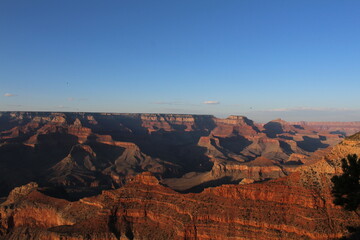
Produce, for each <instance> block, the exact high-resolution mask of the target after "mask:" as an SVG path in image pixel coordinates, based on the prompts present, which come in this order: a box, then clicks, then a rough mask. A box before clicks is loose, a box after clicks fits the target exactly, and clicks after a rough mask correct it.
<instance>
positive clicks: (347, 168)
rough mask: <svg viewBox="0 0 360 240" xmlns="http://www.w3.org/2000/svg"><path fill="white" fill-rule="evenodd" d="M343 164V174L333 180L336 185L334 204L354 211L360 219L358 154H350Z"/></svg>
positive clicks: (359, 167)
mask: <svg viewBox="0 0 360 240" xmlns="http://www.w3.org/2000/svg"><path fill="white" fill-rule="evenodd" d="M341 163H342V170H343V174H342V175H339V176H334V177H333V178H332V179H331V181H332V182H333V184H334V186H333V188H332V191H331V192H332V195H333V196H334V198H335V199H334V204H336V205H340V206H343V208H344V209H345V210H348V211H354V212H355V213H356V214H357V215H358V216H359V217H360V215H359V213H358V212H357V209H358V207H359V205H360V159H359V158H358V156H357V155H356V154H352V155H350V154H349V155H348V156H347V158H343V159H342V160H341Z"/></svg>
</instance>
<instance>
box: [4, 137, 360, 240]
mask: <svg viewBox="0 0 360 240" xmlns="http://www.w3.org/2000/svg"><path fill="white" fill-rule="evenodd" d="M359 149H360V146H359V141H355V140H353V139H348V140H346V141H344V142H342V143H341V144H339V145H337V146H336V147H334V148H333V150H332V151H331V152H330V153H328V154H327V155H326V156H323V157H322V159H321V160H319V161H317V162H316V163H314V164H311V165H309V166H304V167H302V169H301V170H300V171H298V172H295V173H292V174H290V175H289V176H287V177H282V178H279V179H277V180H272V181H268V182H265V183H252V184H239V185H223V186H220V187H215V188H207V189H205V190H204V191H203V192H201V193H198V194H195V193H191V194H180V193H177V192H174V191H173V190H171V189H169V188H166V187H164V186H161V185H160V184H159V181H158V180H157V179H156V178H155V177H154V176H153V175H152V174H150V173H143V174H140V175H137V176H136V177H134V178H133V179H132V180H131V181H129V182H128V183H127V184H126V185H125V186H123V187H121V188H119V189H117V190H111V191H104V192H103V193H102V194H101V195H99V196H96V197H90V198H83V199H81V200H80V201H78V202H73V203H70V202H66V201H65V200H58V199H53V198H49V197H48V196H45V195H43V194H41V193H40V192H39V191H37V190H36V189H35V190H34V189H33V187H34V186H31V187H30V188H31V189H33V190H31V191H19V192H23V194H21V197H13V198H14V199H15V200H12V201H11V202H12V204H13V205H12V207H11V208H10V207H9V203H3V204H2V205H0V214H1V215H0V216H1V223H2V225H1V230H0V232H1V234H2V237H3V238H5V239H35V238H36V239H73V240H74V239H88V238H91V239H198V240H206V239H229V238H234V239H333V238H339V237H341V236H343V235H344V234H346V233H347V230H346V227H347V226H348V225H349V224H352V225H358V224H360V219H359V218H358V217H357V216H356V214H354V213H352V212H346V211H344V210H343V209H342V208H341V207H337V206H334V205H333V203H332V197H331V194H330V190H331V182H330V178H331V177H332V176H333V175H334V173H336V172H338V171H339V168H338V163H339V162H340V158H341V157H343V156H345V155H346V154H349V153H360V150H359ZM255 162H257V164H261V165H271V164H272V161H270V160H268V159H257V160H256V161H255ZM255 165H256V164H255ZM247 181H248V180H247ZM245 182H246V181H245V180H244V183H245ZM26 189H27V187H26ZM17 192H18V191H17ZM24 194H25V195H24ZM36 214H46V216H47V222H46V223H44V220H43V219H44V218H43V219H40V218H38V217H36V216H37V215H36Z"/></svg>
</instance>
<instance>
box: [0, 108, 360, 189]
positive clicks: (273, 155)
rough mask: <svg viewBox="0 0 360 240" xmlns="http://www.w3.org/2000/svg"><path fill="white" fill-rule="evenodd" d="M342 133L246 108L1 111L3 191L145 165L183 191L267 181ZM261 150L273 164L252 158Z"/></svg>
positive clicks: (76, 181)
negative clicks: (255, 114) (220, 113)
mask: <svg viewBox="0 0 360 240" xmlns="http://www.w3.org/2000/svg"><path fill="white" fill-rule="evenodd" d="M334 126H335V125H334ZM334 126H333V127H334ZM336 126H337V125H336ZM352 126H353V127H356V125H352ZM341 129H342V128H339V130H341ZM331 130H334V129H333V128H332V129H331ZM359 130H360V128H359ZM342 139H343V136H342V135H341V134H338V133H337V132H333V133H330V132H329V131H323V130H321V131H320V130H316V128H313V127H312V126H308V125H306V124H305V123H301V124H300V123H296V124H294V123H287V122H285V121H283V120H281V119H277V120H274V121H271V122H270V123H267V124H265V125H261V124H257V123H254V122H253V121H252V120H250V119H248V118H246V117H244V116H229V117H228V118H225V119H220V118H215V117H214V116H210V115H190V114H186V115H185V114H183V115H182V114H114V113H47V112H3V113H1V116H0V158H1V159H2V161H1V162H0V183H1V184H0V196H5V195H7V193H8V192H9V191H10V190H11V189H12V188H14V187H16V186H20V185H21V184H25V183H27V182H30V181H34V180H36V181H38V182H39V184H40V185H41V186H44V185H46V186H47V185H56V186H59V185H61V186H64V187H66V188H68V187H70V186H78V185H81V186H82V187H96V188H101V189H109V188H113V187H119V186H121V185H123V184H124V183H125V182H126V181H127V179H128V178H129V177H132V176H134V175H136V174H138V173H141V172H144V171H150V172H152V173H153V174H154V175H156V176H157V177H159V178H160V179H161V180H162V181H164V183H166V184H167V185H168V186H171V187H173V188H174V189H177V190H180V189H181V191H183V190H186V191H187V190H189V189H186V188H185V187H188V188H193V187H196V185H194V183H196V184H198V185H201V186H200V188H199V189H202V188H203V187H204V186H206V187H209V186H216V185H220V184H223V183H238V182H239V181H241V179H242V178H249V179H253V180H254V181H264V180H268V179H272V178H277V177H279V176H284V175H286V174H289V173H290V172H293V171H294V170H295V169H296V168H297V167H299V166H301V165H303V164H307V163H308V162H309V161H310V162H311V160H309V159H311V157H312V156H313V155H317V154H318V153H319V152H320V150H322V149H325V148H327V147H329V146H334V145H335V144H336V143H338V142H340V141H341V140H342ZM259 158H266V159H270V160H271V161H273V165H272V166H265V165H264V166H258V165H257V166H255V165H254V164H252V162H254V161H255V162H254V163H256V159H259ZM194 177H195V178H194ZM166 179H169V181H167V180H166ZM175 179H177V180H175ZM190 179H192V180H193V181H192V182H193V183H192V184H190V182H191V180H190ZM182 181H183V186H180V185H181V184H180V182H182ZM171 182H172V183H174V184H170V183H171ZM175 182H176V184H175Z"/></svg>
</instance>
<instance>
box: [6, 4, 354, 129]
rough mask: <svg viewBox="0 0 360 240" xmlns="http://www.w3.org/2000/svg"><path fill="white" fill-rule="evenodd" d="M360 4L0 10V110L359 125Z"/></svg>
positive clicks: (54, 6) (67, 6)
mask: <svg viewBox="0 0 360 240" xmlns="http://www.w3.org/2000/svg"><path fill="white" fill-rule="evenodd" d="M359 90H360V1H358V0H337V1H335V0H316V1H314V0H294V1H289V0H281V1H280V0H272V1H269V0H261V1H260V0H227V1H221V0H217V1H212V0H195V1H194V0H191V1H190V0H182V1H176V0H170V1H169V0H164V1H158V0H152V1H148V0H146V1H145V0H144V1H140V0H107V1H99V0H96V1H93V0H62V1H55V0H31V1H29V0H1V1H0V111H80V112H136V113H139V112H144V113H192V114H213V115H215V116H218V117H226V116H228V115H245V116H247V117H249V118H251V119H253V120H255V121H259V122H265V121H269V120H272V119H275V118H282V119H285V120H288V121H300V120H306V121H359V120H360V101H359V98H358V95H359V94H358V93H359Z"/></svg>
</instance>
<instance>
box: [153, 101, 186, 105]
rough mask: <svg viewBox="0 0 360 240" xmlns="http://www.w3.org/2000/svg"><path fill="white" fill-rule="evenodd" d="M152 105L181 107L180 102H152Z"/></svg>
mask: <svg viewBox="0 0 360 240" xmlns="http://www.w3.org/2000/svg"><path fill="white" fill-rule="evenodd" d="M153 104H158V105H182V104H183V103H181V102H163V101H159V102H154V103H153Z"/></svg>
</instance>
